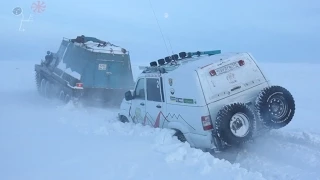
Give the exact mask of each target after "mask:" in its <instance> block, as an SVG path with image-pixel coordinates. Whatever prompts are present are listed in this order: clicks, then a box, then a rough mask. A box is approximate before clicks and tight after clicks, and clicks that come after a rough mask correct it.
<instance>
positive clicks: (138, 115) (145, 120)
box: [129, 108, 195, 130]
mask: <svg viewBox="0 0 320 180" xmlns="http://www.w3.org/2000/svg"><path fill="white" fill-rule="evenodd" d="M137 109H140V108H136V111H135V112H136V114H135V115H134V116H133V117H132V116H131V114H130V110H129V116H130V117H131V119H132V120H133V121H134V123H137V121H135V119H140V120H141V119H143V123H142V125H144V126H146V125H150V126H152V127H154V128H163V126H164V123H165V122H167V123H169V122H171V121H170V120H169V119H168V118H171V119H172V118H175V119H177V120H179V119H182V120H183V121H184V122H185V123H186V124H187V125H188V126H190V127H191V128H192V129H194V130H195V128H194V127H192V126H191V125H190V124H189V123H187V121H186V120H185V119H184V118H183V117H182V116H181V115H180V114H178V115H176V114H171V113H169V114H168V115H167V116H165V115H164V114H163V113H162V111H160V112H159V113H158V115H157V118H156V120H154V119H153V118H152V117H151V115H150V114H149V113H148V112H146V114H145V115H144V118H142V116H141V110H140V111H139V110H137ZM161 117H163V118H164V121H163V122H162V125H161V127H160V118H161Z"/></svg>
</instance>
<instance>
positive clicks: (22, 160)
mask: <svg viewBox="0 0 320 180" xmlns="http://www.w3.org/2000/svg"><path fill="white" fill-rule="evenodd" d="M35 63H38V62H8V61H0V82H1V85H0V179H1V180H44V179H45V180H58V179H59V180H82V179H83V180H89V179H90V180H113V179H114V180H122V179H133V180H142V179H145V180H151V179H156V180H164V179H174V180H175V179H181V180H187V179H190V180H195V179H208V180H209V179H246V180H247V179H254V180H258V179H275V180H281V179H302V180H306V179H308V180H313V179H320V171H319V169H320V127H319V125H320V118H319V116H318V114H317V113H318V111H319V106H318V101H319V100H320V93H319V92H320V85H319V84H318V83H317V80H318V76H317V74H318V70H319V69H320V64H306V63H305V64H263V65H262V66H263V68H264V70H265V71H266V74H267V75H269V77H270V79H271V80H272V82H273V83H276V84H279V85H282V86H284V87H286V88H288V89H289V90H290V91H291V92H292V94H293V95H294V97H295V99H296V107H297V110H296V116H295V117H294V119H293V121H292V123H291V124H289V125H288V126H287V127H285V128H283V129H281V130H276V131H272V132H270V133H269V134H267V135H265V136H262V137H259V138H257V139H256V140H255V141H254V142H252V143H250V144H248V145H246V147H244V149H243V150H242V151H241V152H239V154H237V155H235V156H234V158H233V159H232V161H227V160H223V159H218V158H215V157H213V156H212V155H210V154H208V153H203V152H202V151H200V150H196V149H193V148H190V147H189V146H188V144H187V143H185V144H183V143H180V142H179V141H178V140H177V139H175V138H172V137H171V134H172V132H171V131H169V130H164V129H162V130H161V129H153V128H150V127H144V126H141V125H133V124H122V123H120V122H118V121H117V120H116V115H117V109H98V108H88V107H87V108H84V107H79V108H75V107H73V106H72V105H62V104H60V103H59V102H57V101H48V100H46V99H44V98H42V97H40V96H39V95H38V94H37V91H36V88H35V82H34V79H35V78H34V71H33V68H34V67H33V66H34V64H35ZM134 68H136V69H137V66H134ZM137 73H138V72H137V71H135V72H134V75H135V76H136V75H137Z"/></svg>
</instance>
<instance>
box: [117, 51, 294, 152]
mask: <svg viewBox="0 0 320 180" xmlns="http://www.w3.org/2000/svg"><path fill="white" fill-rule="evenodd" d="M140 68H141V70H143V72H142V73H141V74H140V75H139V77H138V78H137V80H136V85H135V89H134V90H131V91H128V92H126V93H125V98H124V99H123V101H122V104H121V109H120V113H119V119H120V120H121V121H122V122H133V123H142V124H144V125H150V126H152V127H155V128H169V129H174V130H175V131H176V134H175V135H176V136H177V137H178V139H180V140H181V141H187V142H188V143H189V144H190V145H191V147H195V148H199V149H203V150H213V151H221V150H223V149H224V147H230V146H235V145H241V144H242V143H245V142H246V141H248V140H249V139H251V138H253V137H254V135H255V134H256V132H259V130H260V129H278V128H281V127H284V126H286V125H287V124H288V123H289V122H290V121H291V120H292V118H293V116H294V113H295V102H294V99H293V97H292V95H291V94H290V92H289V91H288V90H286V89H285V88H283V87H280V86H272V85H270V84H269V81H268V80H267V79H266V77H265V75H264V74H263V73H262V71H261V69H260V68H259V66H258V65H257V63H256V61H255V59H254V57H253V56H252V55H251V54H250V53H221V51H220V50H214V51H205V52H199V51H198V52H193V53H185V52H181V53H179V55H178V54H175V55H172V56H168V57H166V58H164V59H159V60H158V62H157V61H154V62H151V63H150V66H147V67H140Z"/></svg>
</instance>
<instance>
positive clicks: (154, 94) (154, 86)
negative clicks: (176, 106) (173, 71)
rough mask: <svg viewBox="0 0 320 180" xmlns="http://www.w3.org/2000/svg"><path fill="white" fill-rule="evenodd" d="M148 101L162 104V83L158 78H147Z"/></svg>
mask: <svg viewBox="0 0 320 180" xmlns="http://www.w3.org/2000/svg"><path fill="white" fill-rule="evenodd" d="M147 100H148V101H156V102H161V91H160V81H159V79H158V78H147Z"/></svg>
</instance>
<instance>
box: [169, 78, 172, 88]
mask: <svg viewBox="0 0 320 180" xmlns="http://www.w3.org/2000/svg"><path fill="white" fill-rule="evenodd" d="M168 81H169V85H170V86H172V84H173V80H172V78H169V79H168Z"/></svg>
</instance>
